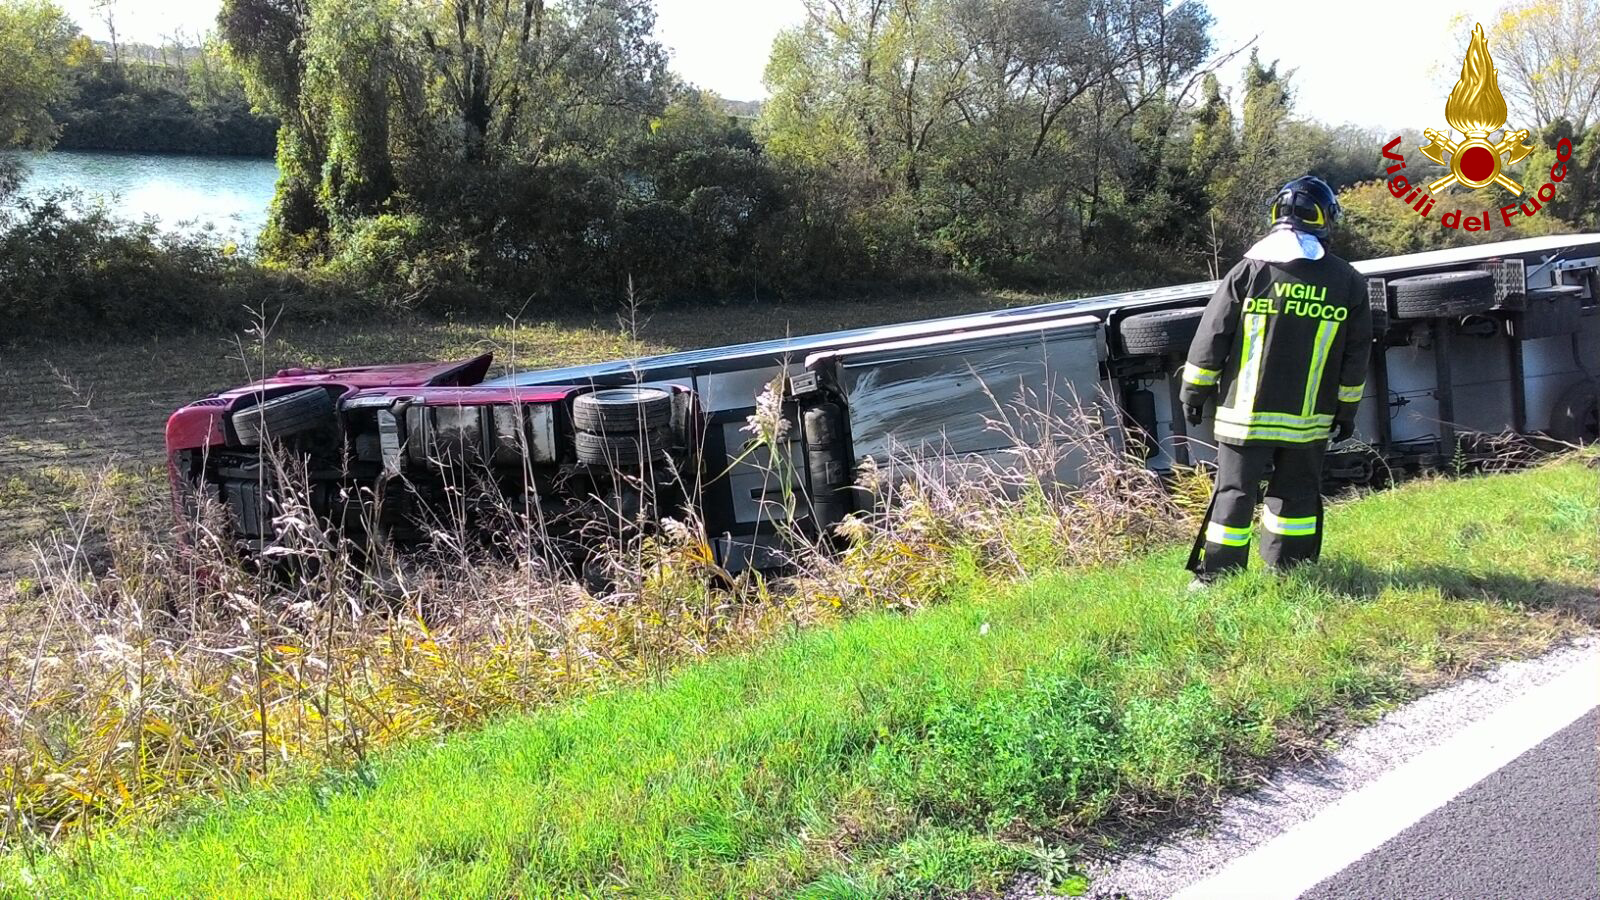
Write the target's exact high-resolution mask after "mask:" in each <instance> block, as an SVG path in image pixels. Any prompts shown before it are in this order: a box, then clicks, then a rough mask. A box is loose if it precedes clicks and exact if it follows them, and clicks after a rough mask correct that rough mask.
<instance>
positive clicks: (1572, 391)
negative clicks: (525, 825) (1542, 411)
mask: <svg viewBox="0 0 1600 900" xmlns="http://www.w3.org/2000/svg"><path fill="white" fill-rule="evenodd" d="M1550 436H1551V437H1553V438H1555V439H1556V440H1558V441H1560V442H1562V443H1563V444H1593V443H1595V442H1597V441H1600V384H1595V383H1594V382H1593V381H1580V382H1578V383H1577V384H1575V385H1573V386H1572V387H1569V388H1567V390H1566V391H1565V392H1564V393H1563V394H1562V395H1561V398H1560V399H1559V400H1557V401H1556V405H1555V408H1554V409H1552V410H1551V411H1550Z"/></svg>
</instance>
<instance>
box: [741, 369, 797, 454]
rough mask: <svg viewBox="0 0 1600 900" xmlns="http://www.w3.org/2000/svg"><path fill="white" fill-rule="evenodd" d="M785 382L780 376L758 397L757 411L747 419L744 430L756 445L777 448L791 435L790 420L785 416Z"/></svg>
mask: <svg viewBox="0 0 1600 900" xmlns="http://www.w3.org/2000/svg"><path fill="white" fill-rule="evenodd" d="M783 381H784V377H783V376H782V375H779V376H778V377H776V378H774V379H772V382H771V383H770V384H768V385H767V386H766V388H764V389H763V390H762V391H761V394H760V395H759V396H757V397H756V411H755V414H754V415H752V416H748V417H746V419H745V426H744V428H742V429H740V430H741V431H743V432H745V433H746V434H748V435H750V436H751V437H752V438H753V439H754V441H755V443H757V444H761V445H764V446H768V447H775V446H777V445H778V444H780V443H782V442H783V441H784V439H785V438H787V437H788V435H789V419H788V417H787V416H785V415H784V414H783Z"/></svg>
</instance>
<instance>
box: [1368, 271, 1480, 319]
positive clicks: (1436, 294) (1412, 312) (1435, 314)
mask: <svg viewBox="0 0 1600 900" xmlns="http://www.w3.org/2000/svg"><path fill="white" fill-rule="evenodd" d="M1389 289H1390V290H1391V291H1393V292H1394V317H1395V318H1396V319H1440V318H1458V317H1460V316H1470V315H1472V314H1473V313H1481V312H1487V311H1488V310H1489V309H1490V308H1492V307H1493V306H1494V275H1493V274H1492V273H1489V272H1479V271H1476V270H1469V271H1461V272H1431V273H1429V274H1427V275H1413V276H1411V277H1410V278H1396V279H1395V280H1394V281H1391V282H1389Z"/></svg>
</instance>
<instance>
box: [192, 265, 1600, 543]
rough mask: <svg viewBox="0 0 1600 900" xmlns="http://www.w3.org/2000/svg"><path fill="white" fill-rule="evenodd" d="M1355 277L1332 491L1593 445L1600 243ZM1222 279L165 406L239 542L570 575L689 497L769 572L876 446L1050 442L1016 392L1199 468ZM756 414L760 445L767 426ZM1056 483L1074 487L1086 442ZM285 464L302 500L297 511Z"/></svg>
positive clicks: (376, 373)
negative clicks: (1193, 396) (316, 538)
mask: <svg viewBox="0 0 1600 900" xmlns="http://www.w3.org/2000/svg"><path fill="white" fill-rule="evenodd" d="M1357 268H1358V269H1359V270H1360V271H1361V272H1362V273H1363V274H1364V275H1366V276H1367V277H1368V279H1369V280H1368V288H1369V292H1370V295H1371V298H1372V301H1373V303H1372V306H1373V316H1374V325H1375V328H1374V333H1375V339H1374V342H1373V348H1372V353H1373V357H1372V360H1373V364H1372V375H1371V377H1370V378H1369V381H1368V388H1367V396H1366V397H1365V399H1364V400H1363V402H1362V406H1361V412H1360V418H1359V421H1358V428H1357V433H1356V439H1355V440H1353V441H1351V442H1347V443H1346V444H1344V445H1340V446H1337V447H1334V448H1332V452H1330V454H1329V457H1328V468H1327V472H1326V480H1327V482H1328V484H1329V486H1330V487H1336V486H1338V485H1340V484H1352V483H1375V482H1377V481H1381V480H1384V479H1387V478H1389V477H1393V475H1395V474H1398V473H1406V472H1413V471H1419V470H1427V469H1440V468H1449V467H1451V466H1458V465H1461V464H1463V462H1468V463H1470V462H1471V461H1472V460H1473V459H1475V458H1477V457H1481V456H1485V455H1492V454H1499V453H1502V452H1504V443H1505V440H1506V439H1507V437H1508V436H1509V437H1511V438H1527V439H1533V440H1549V441H1552V442H1558V443H1569V444H1570V443H1579V442H1585V441H1593V440H1596V439H1600V381H1597V380H1596V376H1597V375H1600V314H1597V303H1600V235H1572V236H1555V237H1544V238H1533V239H1528V240H1521V241H1512V242H1506V243H1501V244H1491V245H1483V246H1479V247H1468V248H1458V249H1454V250H1446V251H1435V252H1430V253H1422V254H1415V255H1411V256H1403V257H1392V258H1388V259H1381V260H1370V261H1366V262H1363V263H1359V264H1357ZM1214 287H1215V284H1214V283H1198V284H1191V285H1182V286H1177V287H1170V288H1161V289H1156V290H1148V291H1136V292H1130V293H1124V294H1115V295H1109V296H1104V297H1094V298H1087V299H1082V300H1073V301H1064V302H1059V303H1049V304H1041V305H1037V306H1030V307H1024V308H1020V309H1012V310H1006V311H1002V312H996V313H983V314H975V315H968V316H957V317H952V318H947V319H939V320H932V321H927V322H916V323H908V324H904V325H895V326H886V327H882V328H873V329H861V330H856V331H847V332H838V333H834V334H825V335H817V336H813V337H802V338H793V339H788V340H782V341H770V342H763V343H755V344H746V345H740V346H734V347H725V348H713V349H709V350H701V351H692V352H686V353H678V354H670V355H666V356H659V357H652V358H646V359H638V360H619V361H617V362H613V363H603V364H598V365H592V366H581V367H573V368H565V369H554V370H544V371H532V372H524V373H518V374H515V375H512V376H509V377H506V378H501V379H498V380H494V381H485V380H484V379H485V376H486V375H487V373H488V370H489V367H490V364H491V360H490V359H489V358H488V357H487V356H484V357H479V358H477V359H473V360H468V361H465V362H460V363H448V364H429V363H423V364H414V365H402V366H379V367H362V368H352V369H337V370H287V371H284V372H279V373H277V374H276V375H274V376H272V377H269V378H265V379H262V380H260V381H257V382H255V383H253V384H250V385H246V386H244V387H240V388H235V389H233V390H230V391H226V392H224V393H221V394H218V395H216V396H214V397H211V398H207V399H205V400H201V401H198V402H196V403H193V404H190V405H189V406H186V407H184V408H182V409H180V410H178V411H177V412H176V413H174V414H173V416H172V417H171V419H170V420H169V422H168V425H167V449H168V461H169V470H170V474H171V481H172V488H173V497H174V507H175V511H176V513H177V514H178V516H179V518H180V520H181V521H184V522H193V521H195V519H196V517H197V515H199V509H200V508H201V507H202V506H204V505H205V504H206V503H214V504H215V505H218V506H220V507H221V508H222V509H223V511H224V514H225V525H224V527H225V528H227V529H228V530H229V531H230V534H231V537H232V539H233V540H234V541H235V543H236V545H237V546H238V547H239V548H240V549H241V550H242V551H243V552H244V553H245V554H246V555H252V554H261V553H269V555H270V552H269V551H270V548H271V546H272V545H273V543H274V541H275V540H276V539H277V538H278V537H279V536H280V535H281V533H282V531H283V530H284V529H285V528H287V527H293V526H295V525H296V523H301V524H303V521H302V520H304V519H306V518H308V517H309V518H311V519H314V520H315V525H314V528H315V529H319V530H322V531H325V532H327V533H333V532H338V533H340V534H342V535H344V536H346V537H353V538H355V540H354V541H353V543H354V544H356V545H358V546H370V545H373V544H375V543H381V544H383V545H393V546H397V547H402V548H404V547H413V546H426V545H428V544H430V543H431V542H437V541H438V540H439V539H441V537H450V536H455V539H457V540H472V541H475V542H477V543H479V544H481V545H482V546H485V547H489V548H493V547H495V546H498V545H503V544H506V543H507V542H511V541H512V540H513V536H515V535H525V534H535V535H537V536H538V537H537V540H538V541H539V542H540V543H541V547H539V548H538V552H539V553H540V554H542V555H544V556H545V557H546V558H549V559H551V560H553V561H556V562H558V563H559V564H562V565H565V566H568V567H570V568H571V569H572V570H573V571H580V570H582V569H583V567H584V565H585V562H586V560H588V559H589V558H590V556H591V551H592V549H593V548H594V547H595V546H596V545H597V544H599V543H603V542H605V541H607V540H616V539H619V537H621V538H626V537H627V536H628V535H629V533H630V529H634V530H636V529H638V528H643V527H648V523H649V522H652V521H655V520H656V519H657V518H658V517H659V516H660V515H665V514H677V515H683V514H692V515H694V516H697V517H698V518H699V519H700V521H702V522H703V524H704V526H705V528H706V532H707V534H708V535H709V536H710V538H711V540H712V548H713V552H714V555H715V556H716V560H717V563H718V564H719V565H721V566H723V567H725V568H727V569H728V570H730V571H737V570H740V569H744V568H748V567H752V566H753V567H758V568H760V567H767V566H771V565H773V564H775V563H777V562H778V561H779V560H781V556H782V554H781V549H782V546H783V545H784V542H785V541H787V540H791V539H792V537H793V535H794V534H797V533H804V534H809V535H813V536H824V535H827V534H828V533H830V532H831V530H832V528H831V526H833V525H835V524H836V523H838V522H839V521H841V520H843V519H844V518H845V517H846V516H847V515H849V514H850V513H851V512H852V511H854V510H856V509H857V508H858V507H860V506H861V505H862V504H863V503H865V502H867V501H865V500H864V499H863V497H862V495H861V493H860V492H859V491H857V490H854V489H853V485H854V483H855V476H856V472H857V471H858V469H859V468H860V467H862V466H863V465H869V464H871V465H877V466H880V467H884V466H892V465H893V464H894V463H895V460H896V458H897V457H900V456H903V455H907V454H910V455H934V456H938V457H942V458H952V459H959V460H969V461H979V462H991V463H994V462H998V463H1002V464H1003V463H1004V461H1005V460H1006V459H1007V458H1008V456H1010V455H1014V454H1016V453H1018V452H1021V451H1023V450H1025V447H1024V446H1023V445H1026V444H1028V443H1030V442H1031V441H1033V440H1037V439H1042V437H1043V436H1041V435H1038V434H1037V433H1036V431H1037V428H1034V431H1032V432H1030V430H1029V426H1027V425H1026V423H1022V422H1009V423H1008V421H1007V420H1008V417H1010V413H1009V412H1008V409H1009V407H1010V404H1011V401H1012V400H1013V399H1015V398H1018V397H1027V398H1031V399H1032V401H1033V402H1035V403H1038V402H1045V403H1072V404H1077V405H1080V406H1081V407H1082V408H1083V409H1084V410H1086V411H1087V412H1088V413H1089V414H1090V420H1092V421H1096V422H1099V423H1101V425H1102V426H1103V428H1104V430H1105V433H1106V436H1107V437H1108V438H1109V439H1110V440H1111V441H1113V442H1114V443H1115V445H1116V446H1117V447H1119V448H1122V449H1125V450H1127V451H1128V452H1132V453H1136V454H1138V455H1141V456H1143V457H1144V458H1145V459H1146V461H1147V463H1148V464H1149V465H1150V466H1151V467H1152V468H1154V469H1156V470H1158V471H1170V470H1172V469H1174V467H1178V466H1184V465H1193V464H1205V463H1207V462H1209V460H1210V458H1211V453H1210V446H1211V445H1210V434H1209V432H1207V431H1204V430H1202V431H1201V432H1200V433H1196V434H1190V433H1187V430H1186V428H1185V427H1184V422H1183V416H1182V414H1181V412H1180V411H1179V410H1178V406H1177V396H1176V395H1177V392H1176V373H1177V371H1178V369H1179V367H1180V366H1181V365H1182V361H1183V360H1182V357H1183V355H1184V353H1185V351H1186V350H1187V347H1188V343H1189V339H1190V338H1191V337H1192V336H1193V334H1194V331H1195V328H1196V327H1197V325H1198V321H1199V316H1200V312H1201V309H1202V308H1203V305H1204V303H1205V301H1206V299H1207V298H1208V297H1209V296H1210V294H1211V292H1212V291H1213V290H1214ZM763 394H765V397H764V399H763V400H762V401H761V404H758V401H757V398H758V397H760V396H762V395H763ZM758 406H759V408H758ZM763 416H765V417H767V418H770V419H772V422H770V423H768V425H767V428H766V431H765V434H766V437H765V439H758V440H752V434H751V430H752V429H751V426H750V420H751V419H752V417H754V418H757V419H761V418H762V417H763ZM777 423H781V424H777ZM997 425H998V426H999V427H997ZM755 430H756V431H761V429H755ZM775 473H778V475H777V477H775ZM1057 474H1058V477H1059V478H1060V479H1061V480H1063V481H1071V479H1072V478H1073V475H1074V472H1073V470H1072V466H1071V463H1070V460H1069V461H1068V462H1067V464H1066V465H1064V466H1063V467H1062V469H1061V470H1060V471H1059V472H1058V473H1057ZM290 483H295V484H297V485H299V489H298V491H297V493H296V494H295V496H297V497H298V498H299V499H298V500H297V501H296V502H297V503H299V505H300V506H303V507H305V511H306V512H307V513H308V516H301V517H299V518H298V519H297V518H296V517H295V516H293V515H290V514H289V513H290V512H291V510H289V509H288V506H289V504H290V501H289V499H287V498H288V492H287V491H286V490H285V485H287V484H290ZM530 526H532V527H530ZM469 535H470V537H467V536H469ZM517 549H519V551H526V550H528V548H517Z"/></svg>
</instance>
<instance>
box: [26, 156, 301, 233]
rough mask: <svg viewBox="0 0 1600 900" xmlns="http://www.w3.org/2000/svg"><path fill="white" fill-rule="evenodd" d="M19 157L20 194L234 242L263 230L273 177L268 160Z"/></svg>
mask: <svg viewBox="0 0 1600 900" xmlns="http://www.w3.org/2000/svg"><path fill="white" fill-rule="evenodd" d="M21 156H22V159H23V161H24V163H26V165H27V166H28V174H27V175H26V176H25V177H24V179H23V184H22V193H23V194H24V195H28V196H34V197H37V196H39V195H42V194H46V193H50V192H52V191H60V190H73V191H77V192H79V193H80V194H81V195H82V196H83V199H85V200H87V201H89V202H95V203H103V204H105V205H106V207H107V208H109V209H110V210H111V211H112V212H113V213H114V214H115V215H117V216H119V217H121V218H126V219H134V220H142V219H144V218H146V217H154V218H155V219H156V220H157V221H158V222H160V224H161V225H162V226H163V227H165V228H174V229H184V230H196V229H203V228H207V227H209V228H213V229H215V230H216V231H217V232H218V233H220V234H224V235H227V236H229V237H231V238H233V239H236V240H254V239H255V237H256V235H257V234H259V233H260V232H261V229H262V227H263V226H264V225H266V221H267V205H268V204H269V203H271V202H272V190H273V186H274V184H275V183H276V181H277V179H278V169H277V166H276V165H274V164H273V162H272V160H270V159H249V158H244V157H234V156H160V155H147V154H139V153H79V152H74V151H57V152H54V153H24V154H21Z"/></svg>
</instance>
